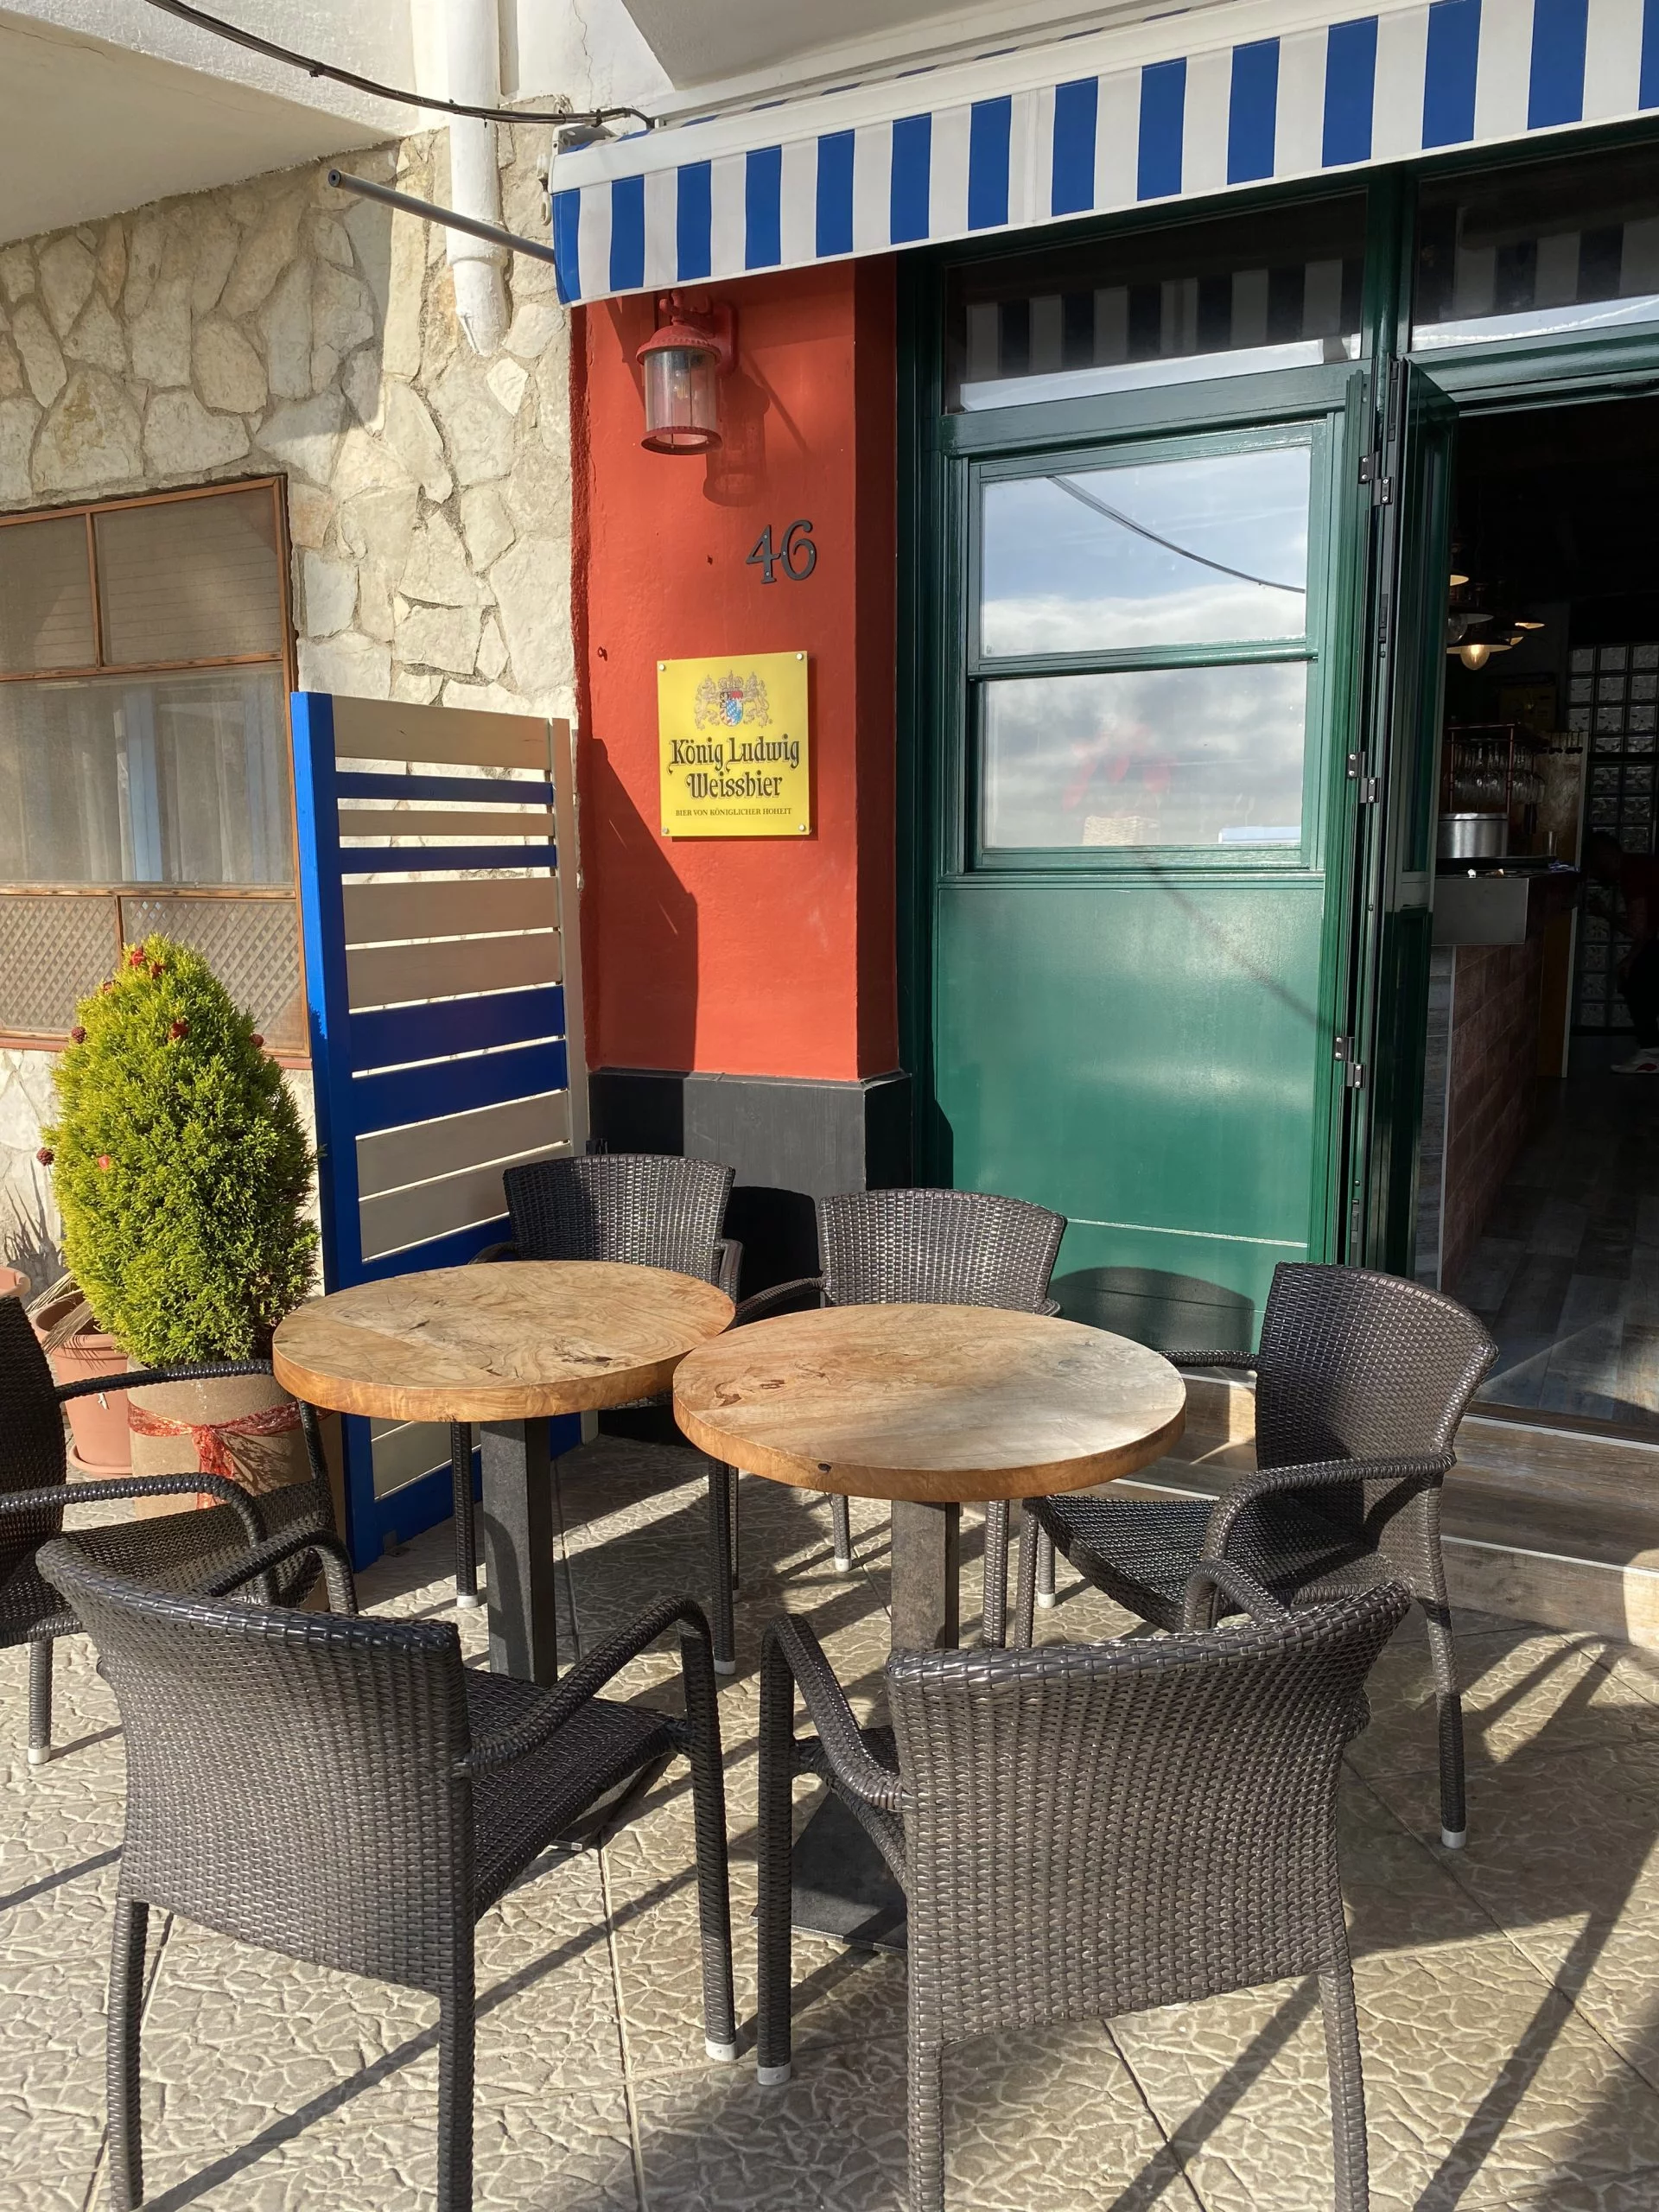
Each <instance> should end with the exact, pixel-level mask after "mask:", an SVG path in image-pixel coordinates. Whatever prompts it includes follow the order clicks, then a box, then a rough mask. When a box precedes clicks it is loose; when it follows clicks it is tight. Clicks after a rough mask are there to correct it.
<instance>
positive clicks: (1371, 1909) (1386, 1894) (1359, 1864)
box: [1338, 1774, 1493, 1957]
mask: <svg viewBox="0 0 1659 2212" xmlns="http://www.w3.org/2000/svg"><path fill="white" fill-rule="evenodd" d="M1438 1805H1439V1799H1438V1798H1436V1799H1435V1800H1434V1806H1435V1808H1438ZM1434 1817H1435V1822H1436V1825H1435V1827H1434V1830H1433V1833H1434V1834H1435V1836H1436V1838H1438V1836H1439V1834H1440V1827H1439V1813H1438V1809H1436V1810H1435V1815H1434ZM1338 1847H1339V1852H1340V1859H1341V1867H1342V1890H1343V1897H1344V1901H1345V1903H1346V1905H1347V1909H1348V1940H1349V1942H1350V1944H1351V1947H1352V1949H1353V1953H1354V1955H1355V1956H1356V1957H1360V1956H1362V1955H1364V1954H1365V1953H1367V1952H1371V1951H1383V1952H1390V1951H1403V1950H1427V1949H1428V1948H1430V1947H1432V1946H1433V1945H1436V1944H1442V1943H1465V1942H1478V1941H1479V1940H1480V1939H1481V1938H1482V1937H1484V1936H1490V1935H1491V1934H1492V1933H1493V1921H1492V1918H1491V1914H1490V1912H1489V1911H1488V1910H1486V1909H1485V1908H1484V1905H1483V1904H1482V1903H1481V1902H1480V1901H1479V1900H1478V1898H1476V1897H1471V1895H1470V1893H1469V1891H1467V1890H1466V1889H1465V1888H1464V1887H1463V1886H1462V1885H1460V1884H1459V1881H1458V1879H1457V1878H1456V1876H1455V1874H1454V1873H1453V1872H1452V1867H1451V1866H1450V1864H1449V1854H1448V1853H1445V1852H1442V1851H1440V1850H1439V1849H1438V1848H1436V1849H1433V1850H1431V1849H1430V1847H1428V1845H1427V1843H1425V1842H1424V1841H1423V1840H1421V1837H1420V1836H1419V1835H1417V1834H1415V1833H1414V1832H1413V1831H1412V1829H1410V1828H1408V1827H1407V1825H1406V1824H1405V1823H1404V1822H1403V1821H1402V1820H1401V1819H1400V1818H1399V1817H1398V1815H1396V1814H1395V1812H1394V1811H1393V1810H1392V1809H1391V1808H1390V1807H1389V1805H1388V1804H1386V1803H1385V1802H1383V1799H1382V1798H1381V1797H1379V1796H1378V1795H1377V1794H1376V1789H1374V1787H1373V1786H1372V1784H1370V1783H1368V1782H1366V1781H1365V1780H1363V1778H1362V1777H1360V1776H1358V1775H1354V1774H1346V1775H1344V1777H1343V1780H1342V1785H1341V1790H1340V1795H1339V1797H1338Z"/></svg>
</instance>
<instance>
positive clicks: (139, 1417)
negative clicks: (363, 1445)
mask: <svg viewBox="0 0 1659 2212" xmlns="http://www.w3.org/2000/svg"><path fill="white" fill-rule="evenodd" d="M129 1404H130V1408H131V1412H130V1416H129V1426H130V1430H131V1442H132V1471H133V1473H134V1474H135V1475H182V1474H191V1475H193V1474H195V1473H197V1472H199V1471H201V1470H203V1469H206V1470H207V1471H208V1472H210V1473H213V1474H222V1475H225V1476H226V1477H227V1478H229V1479H230V1480H231V1481H232V1482H238V1483H240V1484H241V1485H242V1487H243V1488H244V1489H245V1490H247V1491H251V1492H252V1493H253V1495H254V1496H255V1497H259V1496H261V1495H262V1494H263V1493H264V1491H272V1490H281V1489H282V1488H283V1487H284V1485H285V1484H289V1483H302V1482H308V1480H309V1479H310V1475H311V1465H310V1461H309V1459H308V1458H307V1456H306V1449H305V1433H304V1431H303V1430H302V1428H301V1427H300V1419H299V1408H298V1406H297V1405H296V1402H295V1401H294V1400H293V1399H292V1398H291V1397H289V1394H288V1392H287V1391H286V1390H284V1389H283V1388H282V1387H281V1385H280V1384H279V1383H277V1382H275V1381H273V1379H272V1378H271V1377H270V1376H269V1375H235V1376H225V1377H220V1378H218V1379H215V1380H213V1381H210V1382H206V1383H149V1385H147V1386H146V1388H144V1389H142V1390H134V1391H133V1392H132V1393H131V1395H130V1399H129ZM198 1503H201V1504H203V1505H208V1504H213V1503H216V1501H215V1500H213V1499H212V1498H210V1497H202V1498H200V1500H199V1501H198ZM189 1508H190V1500H189V1499H188V1497H184V1496H179V1497H156V1498H142V1497H141V1498H137V1499H135V1500H134V1502H133V1511H134V1512H135V1514H138V1515H140V1516H143V1515H149V1514H160V1513H178V1512H183V1511H188V1510H189Z"/></svg>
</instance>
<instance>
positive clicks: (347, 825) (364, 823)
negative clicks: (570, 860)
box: [340, 784, 553, 844]
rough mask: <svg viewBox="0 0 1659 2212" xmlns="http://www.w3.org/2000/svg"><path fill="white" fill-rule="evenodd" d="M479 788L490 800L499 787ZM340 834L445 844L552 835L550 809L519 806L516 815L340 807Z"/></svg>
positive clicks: (464, 811)
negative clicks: (421, 839)
mask: <svg viewBox="0 0 1659 2212" xmlns="http://www.w3.org/2000/svg"><path fill="white" fill-rule="evenodd" d="M499 789H500V785H499V784H481V785H480V790H481V791H488V792H489V793H490V795H491V797H492V798H493V797H494V796H495V795H496V793H497V792H498V791H499ZM552 835H553V810H552V809H551V808H550V807H546V806H543V807H539V808H535V809H531V808H529V807H520V808H519V809H518V811H517V812H516V813H512V814H503V813H498V812H496V811H494V810H487V811H486V810H484V809H482V808H480V810H478V811H477V812H475V813H474V812H469V811H468V810H467V809H466V808H464V807H462V808H458V809H456V810H454V812H451V811H450V810H449V809H448V808H447V807H445V808H439V807H429V808H428V809H427V810H425V811H424V812H423V811H421V810H419V809H417V808H416V807H412V806H381V807H350V808H346V807H342V808H341V809H340V836H342V837H429V838H431V839H433V840H437V839H439V838H442V840H443V842H445V843H446V844H447V843H448V842H450V841H451V840H452V839H453V838H455V837H490V838H494V839H496V840H498V841H499V839H500V838H502V837H536V838H539V839H541V840H542V841H543V842H547V841H549V840H550V839H551V837H552Z"/></svg>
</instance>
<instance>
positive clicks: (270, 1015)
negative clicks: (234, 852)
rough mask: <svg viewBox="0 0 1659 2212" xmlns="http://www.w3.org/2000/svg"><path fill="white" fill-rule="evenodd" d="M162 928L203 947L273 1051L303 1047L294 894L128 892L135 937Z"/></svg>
mask: <svg viewBox="0 0 1659 2212" xmlns="http://www.w3.org/2000/svg"><path fill="white" fill-rule="evenodd" d="M157 930H159V931H161V933H162V936H163V937H170V938H175V939H176V940H177V942H178V943H179V944H188V946H189V947H190V948H191V950H193V951H195V952H199V953H200V955H201V957H202V958H203V959H204V960H206V961H207V963H209V964H210V966H211V967H212V969H213V973H214V974H215V975H216V976H218V977H219V981H220V982H221V983H223V984H224V986H225V988H226V990H227V991H228V992H229V993H230V995H231V996H232V998H233V999H234V1000H235V1001H236V1003H237V1004H238V1006H239V1007H243V1008H244V1009H245V1011H246V1012H247V1013H248V1014H251V1015H252V1017H253V1020H254V1025H255V1027H257V1029H258V1030H259V1031H260V1033H261V1034H262V1035H263V1036H264V1040H265V1042H266V1044H267V1045H268V1046H270V1049H271V1050H272V1051H273V1052H302V1051H303V1050H304V1048H305V999H304V993H303V991H302V985H301V974H300V921H299V911H298V908H297V906H296V904H295V902H294V900H293V899H177V898H168V896H166V895H165V894H164V893H149V892H145V893H137V894H129V895H128V896H127V897H125V898H124V899H122V901H121V932H122V936H123V938H124V939H125V941H126V942H127V943H128V944H135V943H137V940H138V939H139V938H146V937H149V936H150V935H151V934H152V932H153V931H157Z"/></svg>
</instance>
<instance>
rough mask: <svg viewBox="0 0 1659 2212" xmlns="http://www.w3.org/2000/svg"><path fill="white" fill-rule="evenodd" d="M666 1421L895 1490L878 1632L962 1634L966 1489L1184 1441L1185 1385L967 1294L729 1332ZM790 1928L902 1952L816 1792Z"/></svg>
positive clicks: (1148, 1457)
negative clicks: (976, 1302)
mask: <svg viewBox="0 0 1659 2212" xmlns="http://www.w3.org/2000/svg"><path fill="white" fill-rule="evenodd" d="M674 1413H675V1417H676V1419H677V1421H678V1422H679V1425H680V1427H682V1428H683V1430H684V1431H685V1433H686V1434H687V1436H689V1437H690V1440H691V1441H692V1442H693V1443H694V1444H696V1445H699V1446H701V1447H702V1450H703V1451H705V1452H708V1453H709V1455H710V1457H711V1458H713V1459H723V1460H725V1461H726V1462H727V1463H728V1465H731V1466H735V1467H741V1468H742V1469H743V1470H744V1471H746V1472H747V1473H749V1474H753V1475H766V1476H768V1477H769V1478H771V1479H772V1481H773V1482H779V1483H789V1484H792V1485H793V1486H794V1487H796V1488H798V1489H800V1490H815V1491H821V1490H830V1491H845V1492H847V1494H848V1495H849V1496H850V1497H886V1498H891V1499H892V1501H893V1598H892V1608H893V1612H892V1620H893V1647H894V1649H899V1650H918V1649H921V1650H926V1649H932V1648H934V1647H936V1646H940V1645H944V1646H947V1647H948V1646H950V1645H952V1644H955V1643H957V1642H958V1641H959V1640H960V1601H959V1598H958V1585H959V1582H960V1573H959V1569H960V1565H961V1520H962V1505H963V1501H964V1500H976V1501H977V1500H988V1499H990V1498H1001V1497H1007V1498H1014V1497H1041V1496H1044V1495H1046V1493H1047V1492H1049V1491H1061V1490H1083V1489H1085V1488H1087V1486H1088V1485H1089V1484H1091V1483H1100V1482H1106V1481H1109V1480H1110V1478H1112V1477H1114V1476H1116V1475H1128V1474H1133V1473H1134V1472H1135V1470H1136V1469H1137V1468H1139V1467H1144V1466H1147V1465H1148V1464H1149V1463H1150V1462H1151V1461H1152V1460H1154V1459H1157V1458H1158V1457H1159V1456H1160V1454H1161V1453H1162V1452H1166V1451H1167V1450H1168V1448H1169V1446H1171V1445H1172V1444H1173V1442H1174V1441H1175V1440H1176V1438H1177V1437H1178V1436H1179V1434H1180V1433H1181V1429H1182V1427H1183V1425H1184V1423H1185V1418H1186V1386H1185V1383H1183V1382H1182V1381H1181V1378H1180V1376H1179V1375H1178V1374H1177V1373H1176V1371H1175V1370H1174V1369H1173V1367H1172V1366H1171V1365H1170V1363H1169V1362H1168V1361H1167V1360H1166V1359H1160V1357H1159V1356H1158V1354H1157V1353H1156V1352H1154V1351H1147V1349H1146V1347H1145V1346H1144V1345H1142V1344H1131V1343H1130V1342H1129V1341H1128V1339H1127V1338H1123V1337H1112V1336H1108V1335H1107V1334H1106V1333H1105V1332H1103V1330H1099V1329H1085V1328H1083V1327H1081V1326H1080V1325H1078V1324H1077V1322H1075V1321H1059V1320H1054V1319H1051V1318H1050V1317H1049V1316H1047V1315H1046V1314H1041V1313H1008V1312H1006V1311H1004V1310H1003V1309H1002V1308H1001V1307H994V1306H831V1307H828V1308H825V1309H823V1310H821V1311H819V1312H817V1313H785V1314H780V1315H779V1317H778V1318H777V1319H775V1320H771V1321H757V1322H754V1323H753V1324H752V1325H750V1326H749V1327H747V1328H745V1329H734V1330H733V1331H732V1332H731V1333H730V1335H729V1336H725V1337H721V1338H720V1339H719V1340H718V1341H717V1342H715V1343H713V1344H704V1345H702V1348H701V1349H700V1350H699V1351H694V1352H692V1353H690V1355H689V1357H686V1358H685V1359H683V1360H682V1361H681V1363H680V1366H679V1370H678V1371H677V1374H676V1375H675V1377H674ZM791 1890H792V1891H793V1902H792V1904H791V1913H790V1917H791V1921H792V1922H793V1923H794V1925H795V1926H796V1927H797V1928H799V1929H805V1930H807V1931H809V1932H810V1933H812V1934H814V1935H819V1936H835V1937H836V1938H838V1939H839V1940H840V1941H841V1942H849V1943H855V1944H861V1945H866V1944H875V1945H878V1946H880V1947H881V1948H893V1949H902V1948H904V1943H905V1936H906V1920H905V1900H904V1894H903V1892H902V1891H901V1890H900V1889H899V1885H898V1884H897V1883H896V1882H895V1881H894V1880H893V1877H892V1875H891V1873H890V1872H888V1870H887V1863H886V1861H885V1860H884V1859H882V1857H881V1855H880V1852H879V1851H878V1850H877V1849H876V1847H875V1845H874V1843H873V1842H872V1841H871V1840H870V1839H869V1838H868V1836H867V1835H866V1834H865V1833H864V1831H863V1829H862V1828H861V1827H859V1825H858V1823H857V1821H855V1819H854V1818H853V1815H851V1814H850V1813H849V1811H848V1810H847V1809H846V1808H845V1806H843V1805H842V1802H841V1801H840V1800H839V1799H838V1798H836V1797H835V1796H828V1797H826V1799H825V1800H824V1802H823V1804H822V1805H821V1806H820V1807H819V1808H818V1809H817V1811H816V1812H815V1813H814V1814H813V1815H812V1817H811V1819H810V1821H808V1822H807V1823H806V1826H805V1827H804V1828H803V1829H802V1831H801V1833H800V1834H799V1835H798V1837H797V1838H796V1840H795V1843H794V1847H793V1848H792V1850H791Z"/></svg>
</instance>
